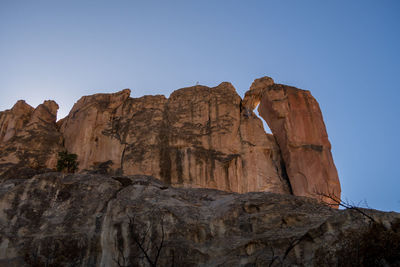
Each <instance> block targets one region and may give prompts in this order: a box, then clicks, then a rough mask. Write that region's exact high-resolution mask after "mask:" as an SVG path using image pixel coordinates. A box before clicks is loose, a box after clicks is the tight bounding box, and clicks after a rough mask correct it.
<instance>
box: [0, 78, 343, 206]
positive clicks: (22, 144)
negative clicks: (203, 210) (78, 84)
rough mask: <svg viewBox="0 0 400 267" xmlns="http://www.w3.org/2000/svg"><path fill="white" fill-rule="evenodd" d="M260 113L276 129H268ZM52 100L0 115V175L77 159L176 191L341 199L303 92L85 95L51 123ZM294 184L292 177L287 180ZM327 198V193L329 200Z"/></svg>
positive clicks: (88, 167)
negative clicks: (71, 156) (60, 156)
mask: <svg viewBox="0 0 400 267" xmlns="http://www.w3.org/2000/svg"><path fill="white" fill-rule="evenodd" d="M257 105H258V106H259V112H260V114H261V115H262V117H263V118H264V119H265V120H266V121H267V123H268V124H269V126H270V128H271V130H272V132H273V135H271V134H267V133H265V131H264V129H263V125H262V122H261V120H260V119H259V118H258V117H257V116H256V115H255V114H254V113H253V110H254V108H256V107H257ZM57 109H58V105H57V104H56V103H55V102H54V101H45V102H44V103H43V104H41V105H39V106H38V107H37V108H36V109H33V108H32V107H30V106H29V105H27V104H26V103H25V102H24V101H19V102H17V103H16V104H15V105H14V107H13V108H12V109H11V110H7V111H4V112H0V175H2V174H3V173H4V172H5V171H7V170H8V169H10V167H13V166H27V167H29V168H34V169H41V168H50V169H55V167H56V163H57V153H58V152H59V151H62V150H68V151H69V152H70V153H75V154H77V155H78V162H79V172H91V173H93V172H94V173H110V174H118V175H119V174H124V175H134V174H144V175H151V176H154V177H156V178H158V179H160V180H162V181H164V182H166V183H168V184H172V185H176V186H179V187H204V188H215V189H220V190H225V191H232V192H239V193H244V192H251V191H268V192H275V193H288V194H289V193H293V194H295V195H300V196H309V197H314V198H320V196H318V195H316V194H315V193H322V194H333V196H337V197H340V184H339V180H338V177H337V172H336V168H335V165H334V163H333V159H332V155H331V153H330V143H329V141H328V136H327V133H326V129H325V125H324V122H323V119H322V115H321V111H320V109H319V106H318V103H317V102H316V101H315V99H314V98H313V97H312V96H311V94H310V93H309V92H308V91H304V90H300V89H296V88H293V87H289V86H284V85H279V84H274V81H273V80H272V79H271V78H269V77H263V78H260V79H257V80H255V82H254V83H253V84H252V86H251V87H250V90H249V91H248V92H247V93H246V95H245V98H244V99H243V100H242V99H241V98H240V96H239V95H238V94H237V93H236V90H235V88H234V87H233V86H232V85H231V84H230V83H227V82H224V83H221V84H220V85H218V86H216V87H213V88H210V87H206V86H200V85H199V86H193V87H188V88H182V89H179V90H176V91H175V92H173V93H172V94H171V95H170V97H169V98H166V97H165V96H162V95H156V96H143V97H140V98H131V97H130V90H129V89H125V90H122V91H120V92H117V93H113V94H95V95H91V96H84V97H82V98H81V99H80V100H79V101H78V102H77V103H76V104H75V105H74V106H73V108H72V110H71V111H70V113H69V115H68V116H67V117H65V118H64V119H62V120H60V121H58V122H57V123H56V115H57ZM289 181H290V183H289ZM325 200H326V199H325Z"/></svg>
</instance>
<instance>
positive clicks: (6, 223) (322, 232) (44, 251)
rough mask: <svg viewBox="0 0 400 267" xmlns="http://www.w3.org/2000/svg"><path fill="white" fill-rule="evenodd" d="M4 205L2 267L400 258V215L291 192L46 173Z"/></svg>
mask: <svg viewBox="0 0 400 267" xmlns="http://www.w3.org/2000/svg"><path fill="white" fill-rule="evenodd" d="M0 206H1V209H0V265H1V266H110V267H113V266H156V265H157V266H398V265H399V264H400V262H399V259H400V252H399V251H400V250H399V249H398V248H399V246H400V214H398V213H383V212H378V211H374V210H364V209H363V210H362V212H363V213H364V214H366V215H367V216H364V215H363V214H362V213H360V212H357V210H334V209H331V208H329V207H327V206H325V205H321V204H319V203H318V202H317V201H316V200H313V199H311V198H304V197H296V196H292V195H283V194H274V193H266V192H257V193H247V194H236V193H227V192H223V191H218V190H211V189H189V188H174V187H171V186H169V185H167V184H164V183H162V182H161V181H159V180H157V179H154V178H152V177H147V176H129V177H126V176H106V175H88V174H71V175H65V174H61V173H46V174H41V175H36V176H34V177H33V178H30V179H25V180H21V179H9V180H7V181H3V182H2V183H0ZM368 217H371V218H372V219H369V218H368ZM157 255H158V256H157Z"/></svg>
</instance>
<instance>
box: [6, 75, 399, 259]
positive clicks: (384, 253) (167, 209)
mask: <svg viewBox="0 0 400 267" xmlns="http://www.w3.org/2000/svg"><path fill="white" fill-rule="evenodd" d="M257 106H258V107H259V113H260V114H261V116H262V117H263V118H264V119H265V120H266V122H267V123H268V125H269V126H270V128H271V130H272V132H273V135H271V134H267V133H265V131H264V129H263V126H262V122H261V120H260V119H259V118H258V117H257V116H256V115H255V114H254V113H253V110H254V109H255V108H256V107H257ZM57 109H58V105H57V104H56V103H55V102H54V101H45V102H44V103H43V104H41V105H39V106H38V107H37V108H35V109H34V108H32V107H31V106H29V105H28V104H26V103H25V102H24V101H18V102H17V103H16V104H15V105H14V107H13V108H12V109H11V110H6V111H3V112H0V207H1V208H0V266H111V267H114V266H391V265H392V266H399V265H400V260H399V259H400V249H399V248H400V214H398V213H383V212H379V211H374V210H366V209H359V208H356V209H351V210H344V211H343V210H336V209H332V208H331V207H329V206H328V205H323V204H322V203H320V201H321V200H322V201H324V202H328V203H329V204H331V206H333V207H337V205H336V206H335V204H337V203H336V202H335V201H333V200H332V199H331V198H329V197H325V198H324V197H323V196H324V195H327V196H331V197H332V198H338V199H339V198H340V184H339V180H338V176H337V172H336V168H335V165H334V163H333V159H332V155H331V153H330V143H329V140H328V136H327V133H326V129H325V125H324V122H323V119H322V115H321V111H320V109H319V106H318V103H317V102H316V100H315V99H314V98H313V97H312V96H311V94H310V92H309V91H304V90H300V89H296V88H293V87H289V86H285V85H280V84H275V83H274V81H273V80H272V79H271V78H269V77H263V78H261V79H257V80H255V81H254V83H253V84H252V86H251V87H250V90H249V91H248V92H246V94H245V97H244V99H243V100H242V99H241V98H240V96H239V95H238V94H237V93H236V91H235V89H234V88H233V86H232V85H231V84H230V83H226V82H225V83H221V84H220V85H218V86H216V87H213V88H209V87H205V86H194V87H189V88H183V89H179V90H176V91H175V92H173V93H172V94H171V95H170V97H169V98H166V97H164V96H160V95H157V96H143V97H140V98H131V97H130V90H129V89H125V90H122V91H120V92H117V93H114V94H95V95H91V96H84V97H82V98H81V99H80V100H79V101H78V102H77V103H76V104H75V105H74V107H73V108H72V110H71V111H70V113H69V114H68V116H67V117H65V118H64V119H62V120H60V121H58V122H56V114H57ZM66 151H68V152H69V153H76V154H77V155H78V161H79V173H76V174H71V173H61V172H54V170H55V168H56V164H57V155H58V153H59V152H66ZM215 189H219V190H215ZM220 190H223V191H220ZM254 191H260V192H254ZM238 193H241V194H238ZM303 196H306V197H303Z"/></svg>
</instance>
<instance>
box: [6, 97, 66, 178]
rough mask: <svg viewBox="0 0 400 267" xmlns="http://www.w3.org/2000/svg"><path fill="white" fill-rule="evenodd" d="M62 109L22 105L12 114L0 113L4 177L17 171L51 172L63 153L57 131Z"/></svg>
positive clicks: (53, 104) (50, 104) (51, 105)
mask: <svg viewBox="0 0 400 267" xmlns="http://www.w3.org/2000/svg"><path fill="white" fill-rule="evenodd" d="M57 110H58V105H57V103H56V102H54V101H52V100H48V101H44V103H43V104H40V105H39V106H38V107H37V108H36V109H33V108H32V107H31V106H29V105H28V104H26V103H25V101H23V100H20V101H18V102H17V103H16V104H15V105H14V107H13V108H12V109H11V110H6V111H3V112H0V174H4V173H5V172H6V171H9V170H10V169H12V168H13V167H16V166H17V167H28V168H33V169H43V168H51V169H54V168H55V167H56V164H57V153H58V152H59V151H60V150H62V136H61V134H60V133H59V132H58V131H57V128H56V118H57Z"/></svg>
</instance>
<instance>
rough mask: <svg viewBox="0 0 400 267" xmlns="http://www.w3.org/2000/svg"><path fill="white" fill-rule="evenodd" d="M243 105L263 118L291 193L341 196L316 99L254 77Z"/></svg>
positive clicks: (266, 78)
mask: <svg viewBox="0 0 400 267" xmlns="http://www.w3.org/2000/svg"><path fill="white" fill-rule="evenodd" d="M243 102H244V107H245V108H246V109H254V108H255V107H256V105H258V103H259V106H258V111H259V114H260V115H261V116H262V117H263V118H264V119H265V121H266V122H267V123H268V126H269V127H270V129H271V131H272V133H273V135H274V136H275V138H276V140H277V142H278V145H279V148H280V150H281V152H282V158H283V160H284V162H285V166H286V172H287V175H288V177H289V180H290V185H291V187H292V190H293V194H294V195H297V196H308V197H315V198H322V200H323V201H325V202H328V203H332V204H334V202H332V199H331V197H333V198H336V199H340V192H341V190H340V183H339V178H338V174H337V171H336V167H335V164H334V163H333V158H332V154H331V144H330V142H329V140H328V134H327V132H326V128H325V124H324V121H323V118H322V113H321V110H320V108H319V105H318V102H317V101H316V100H315V99H314V97H313V96H312V95H311V93H310V92H309V91H306V90H301V89H297V88H294V87H291V86H286V85H281V84H274V82H273V80H272V79H271V78H269V77H264V78H261V79H256V80H255V81H254V82H253V84H252V86H251V88H250V90H249V91H248V92H247V93H246V96H245V98H244V101H243Z"/></svg>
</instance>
